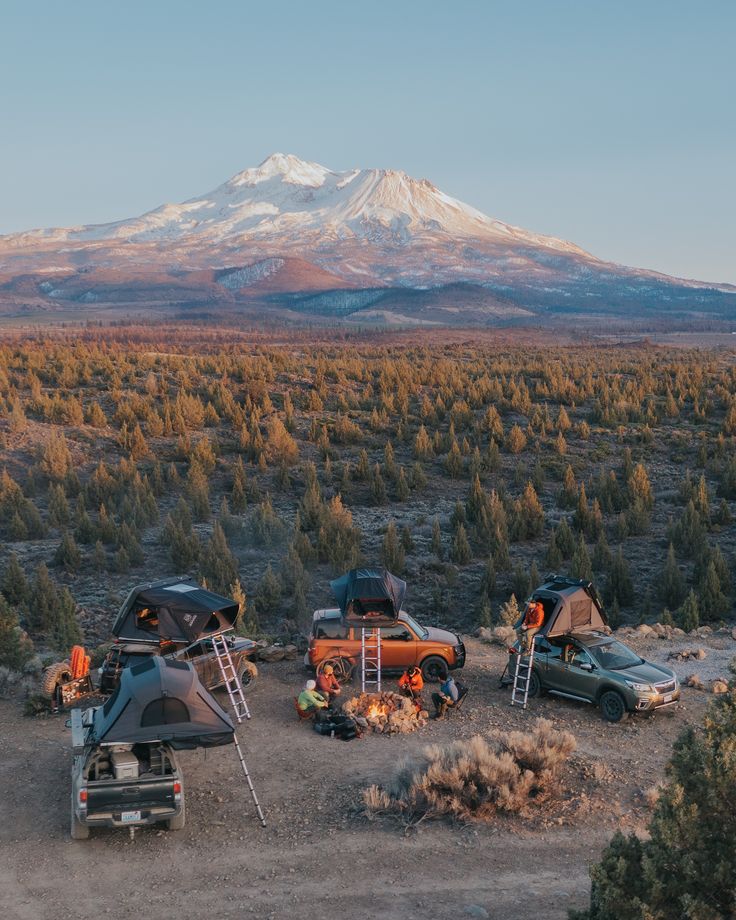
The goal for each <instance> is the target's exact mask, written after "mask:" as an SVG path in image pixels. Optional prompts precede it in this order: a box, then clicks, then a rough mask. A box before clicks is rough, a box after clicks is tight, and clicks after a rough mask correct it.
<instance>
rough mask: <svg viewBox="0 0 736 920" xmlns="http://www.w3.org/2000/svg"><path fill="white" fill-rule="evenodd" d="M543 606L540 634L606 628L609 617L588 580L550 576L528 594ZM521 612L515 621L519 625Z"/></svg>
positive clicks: (558, 634)
mask: <svg viewBox="0 0 736 920" xmlns="http://www.w3.org/2000/svg"><path fill="white" fill-rule="evenodd" d="M530 600H537V601H540V602H541V604H542V606H543V607H544V625H543V626H542V628H541V629H540V630H539V633H538V635H540V636H562V635H566V634H567V633H573V632H587V631H589V630H593V629H601V630H605V629H606V628H607V626H608V620H607V619H606V615H605V614H604V613H603V609H602V605H601V602H600V600H599V598H598V595H597V593H596V590H595V588H594V587H593V585H592V583H591V582H589V581H582V580H580V579H574V578H565V577H563V576H561V575H550V576H548V577H547V580H546V581H545V583H544V584H543V585H540V587H539V588H537V589H536V591H534V592H533V593H532V595H531V598H530ZM523 618H524V614H523V611H522V616H521V618H520V620H519V622H518V623H517V624H516V628H517V629H518V628H519V627H520V626H521V623H522V620H523Z"/></svg>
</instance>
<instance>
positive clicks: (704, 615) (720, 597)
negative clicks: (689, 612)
mask: <svg viewBox="0 0 736 920" xmlns="http://www.w3.org/2000/svg"><path fill="white" fill-rule="evenodd" d="M698 608H699V610H700V616H701V619H703V620H705V621H706V622H708V621H713V620H718V619H719V618H720V617H722V616H724V615H725V614H726V611H727V610H728V608H729V603H728V598H727V597H726V595H725V594H724V593H723V591H722V590H721V581H720V579H719V577H718V572H717V571H716V567H715V563H714V562H713V560H712V559H711V561H710V562H709V563H708V566H707V568H706V570H705V574H704V575H703V577H702V578H701V579H700V582H699V583H698Z"/></svg>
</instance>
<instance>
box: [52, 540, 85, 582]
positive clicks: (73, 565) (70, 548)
mask: <svg viewBox="0 0 736 920" xmlns="http://www.w3.org/2000/svg"><path fill="white" fill-rule="evenodd" d="M81 564H82V554H81V553H80V552H79V547H78V546H77V544H76V543H75V542H74V537H73V536H72V534H71V533H69V531H68V530H67V531H66V532H65V533H64V536H63V537H62V540H61V543H60V544H59V546H58V547H57V549H56V553H55V554H54V565H59V566H63V567H64V568H65V569H66V570H67V572H77V571H78V570H79V566H80V565H81Z"/></svg>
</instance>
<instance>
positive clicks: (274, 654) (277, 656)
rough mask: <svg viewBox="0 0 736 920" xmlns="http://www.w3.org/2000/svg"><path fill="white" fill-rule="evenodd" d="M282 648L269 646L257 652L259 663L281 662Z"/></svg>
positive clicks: (282, 656)
mask: <svg viewBox="0 0 736 920" xmlns="http://www.w3.org/2000/svg"><path fill="white" fill-rule="evenodd" d="M283 658H284V648H283V646H281V645H269V646H267V647H266V648H262V649H261V650H260V651H259V652H258V660H259V661H282V660H283Z"/></svg>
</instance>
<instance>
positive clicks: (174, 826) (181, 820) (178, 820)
mask: <svg viewBox="0 0 736 920" xmlns="http://www.w3.org/2000/svg"><path fill="white" fill-rule="evenodd" d="M186 823H187V806H186V802H185V801H184V800H183V799H182V802H181V811H180V812H179V814H178V815H177V816H176V817H175V818H169V820H168V821H167V822H166V826H167V827H168V829H169V830H170V831H180V830H182V829H183V828H184V825H185V824H186Z"/></svg>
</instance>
